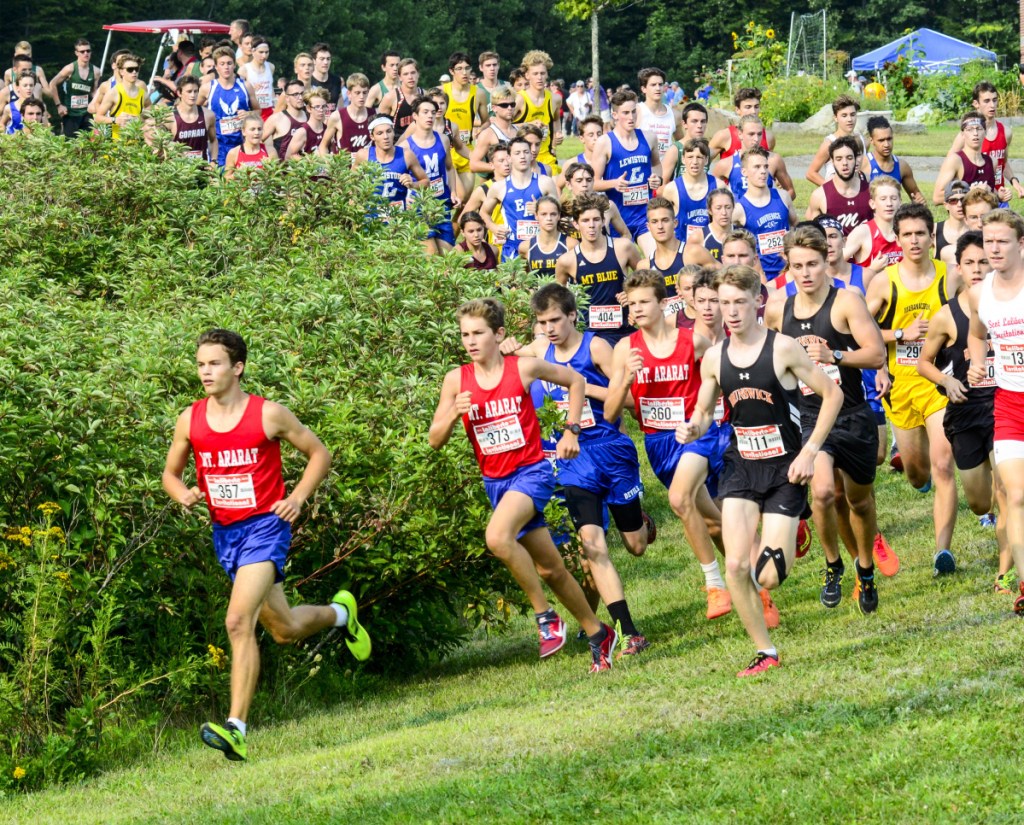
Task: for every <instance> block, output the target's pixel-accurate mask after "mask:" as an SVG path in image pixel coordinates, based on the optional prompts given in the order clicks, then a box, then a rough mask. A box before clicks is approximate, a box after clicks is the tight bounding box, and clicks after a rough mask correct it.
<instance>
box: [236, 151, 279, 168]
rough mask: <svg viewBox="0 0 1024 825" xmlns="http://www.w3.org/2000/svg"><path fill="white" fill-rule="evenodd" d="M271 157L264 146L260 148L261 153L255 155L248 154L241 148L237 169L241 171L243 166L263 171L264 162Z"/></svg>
mask: <svg viewBox="0 0 1024 825" xmlns="http://www.w3.org/2000/svg"><path fill="white" fill-rule="evenodd" d="M269 157H270V155H268V154H267V150H266V149H265V148H264V147H263V146H260V149H259V151H258V152H256V153H255V154H253V155H249V154H246V152H245V147H244V146H239V147H238V157H236V158H235V168H236V169H241V168H242V167H243V166H251V167H253V168H254V169H262V168H263V161H264V160H266V159H267V158H269Z"/></svg>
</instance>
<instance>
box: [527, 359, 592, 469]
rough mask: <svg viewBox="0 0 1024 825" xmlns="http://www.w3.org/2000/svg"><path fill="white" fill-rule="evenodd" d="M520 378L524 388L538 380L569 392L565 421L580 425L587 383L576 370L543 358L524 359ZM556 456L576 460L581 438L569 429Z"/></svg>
mask: <svg viewBox="0 0 1024 825" xmlns="http://www.w3.org/2000/svg"><path fill="white" fill-rule="evenodd" d="M518 367H519V377H520V378H521V379H522V382H523V387H524V388H528V387H529V386H530V384H532V383H533V382H534V381H536V380H537V379H540V380H541V381H547V382H548V383H550V384H558V385H560V386H562V387H565V388H566V389H568V390H569V411H568V412H567V413H566V418H565V420H566V421H567V422H571V423H574V424H579V423H580V419H581V418H582V417H583V400H584V397H585V396H586V389H587V382H586V381H585V380H584V379H583V376H582V375H580V374H579V373H578V372H576V370H574V369H570V368H569V367H563V366H561V365H560V364H552V363H550V362H548V361H545V360H544V359H543V358H524V359H522V360H521V361H519V362H518ZM555 454H556V455H557V456H558V457H559V458H575V457H576V456H578V455H579V454H580V445H579V437H578V436H577V435H576V434H575V433H573V432H570V431H569V430H568V429H566V430H563V431H562V437H561V438H560V439H558V444H557V445H556V447H555Z"/></svg>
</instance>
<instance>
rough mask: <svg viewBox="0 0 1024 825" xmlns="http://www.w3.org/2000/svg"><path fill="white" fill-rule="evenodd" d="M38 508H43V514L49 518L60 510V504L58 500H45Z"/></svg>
mask: <svg viewBox="0 0 1024 825" xmlns="http://www.w3.org/2000/svg"><path fill="white" fill-rule="evenodd" d="M36 509H37V510H42V512H43V515H44V516H46V517H47V518H49V517H50V516H55V515H57V513H59V512H60V505H59V504H58V503H57V502H56V501H44V502H43V503H42V504H40V505H39V506H38V507H37V508H36Z"/></svg>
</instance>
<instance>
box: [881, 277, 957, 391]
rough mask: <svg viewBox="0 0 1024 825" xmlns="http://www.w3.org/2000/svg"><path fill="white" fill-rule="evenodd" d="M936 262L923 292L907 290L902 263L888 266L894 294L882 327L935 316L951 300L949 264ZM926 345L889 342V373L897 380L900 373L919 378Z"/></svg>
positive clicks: (904, 325) (898, 325) (892, 327)
mask: <svg viewBox="0 0 1024 825" xmlns="http://www.w3.org/2000/svg"><path fill="white" fill-rule="evenodd" d="M932 264H933V265H934V266H935V278H934V279H933V280H932V282H931V284H930V285H929V286H928V287H927V288H926V289H923V290H921V291H920V292H911V291H910V290H908V289H907V287H906V285H904V283H903V279H902V278H900V272H899V264H892V265H891V266H887V267H886V268H885V274H886V277H887V278H888V279H889V284H890V287H891V294H890V295H889V305H888V306H887V307H886V310H885V315H884V316H883V318H882V320H881V326H883V327H884V328H886V329H902V328H903V327H906V326H908V325H909V324H910V323H911V322H913V320H914V319H915V318H916V317H917V316H918V314H919V313H922V312H923V313H924V317H925V318H931V317H932V316H933V315H934V314H935V313H936V312H938V311H939V309H940V308H941V307H942V305H943V304H945V303H946V302H947V301H948V300H949V298H948V297H947V295H946V264H945V263H943V262H942V261H936V260H932ZM923 346H924V340H923V339H922V340H920V341H893V342H892V343H890V344H889V345H888V349H889V374H890V375H892V377H893V378H894V379H895V378H896V377H897V376H901V377H907V378H919V377H920V376H918V374H917V358H918V356H919V355H920V354H921V349H922V348H923ZM921 380H925V379H921Z"/></svg>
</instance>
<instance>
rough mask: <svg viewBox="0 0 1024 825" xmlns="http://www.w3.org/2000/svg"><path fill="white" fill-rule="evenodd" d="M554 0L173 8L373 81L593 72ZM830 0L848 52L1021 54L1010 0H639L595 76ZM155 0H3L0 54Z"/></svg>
mask: <svg viewBox="0 0 1024 825" xmlns="http://www.w3.org/2000/svg"><path fill="white" fill-rule="evenodd" d="M556 6H557V2H556V0H532V1H531V0H505V1H504V2H502V3H501V4H494V3H490V2H485V0H435V1H434V2H431V3H417V2H413V0H377V2H373V3H366V2H355V1H354V0H335V2H327V1H326V0H275V2H273V3H266V2H264V3H252V2H245V1H244V0H181V2H180V3H178V4H176V5H175V6H174V8H173V14H175V15H177V16H180V17H183V18H185V17H197V18H203V19H209V20H216V21H218V22H224V23H227V22H230V21H231V20H232V19H233V18H236V17H244V18H247V19H249V20H250V21H252V23H253V25H254V28H255V30H256V31H257V32H258V33H260V34H263V35H265V36H267V37H268V38H269V39H270V40H271V43H272V52H271V61H272V62H274V63H275V65H277V66H279V67H281V68H282V70H283V69H284V68H285V67H287V66H289V65H290V62H291V57H292V56H293V55H294V54H296V53H297V52H298V51H301V50H303V49H308V48H309V47H310V46H311V45H312V44H313V43H314V42H316V41H318V40H325V41H327V42H328V43H330V44H331V47H332V48H333V49H334V70H335V71H337V72H339V73H341V74H347V73H349V72H351V71H356V70H361V71H363V72H366V73H367V74H369V75H370V77H371V79H376V78H377V76H378V74H379V70H378V63H379V61H378V59H377V58H378V56H379V54H380V52H381V51H382V50H384V49H387V48H394V49H396V50H398V51H400V52H401V53H402V54H403V55H404V54H409V55H412V56H414V57H416V58H417V59H418V60H419V61H420V64H421V68H422V69H423V77H424V82H425V83H429V82H433V81H434V80H436V79H437V78H438V76H439V75H440V74H442V73H443V72H445V71H446V70H447V57H448V55H449V54H450V53H451V52H453V51H456V50H466V51H468V52H469V53H470V54H472V55H474V56H475V55H476V54H478V53H479V52H480V51H483V50H484V49H494V50H495V51H497V52H499V53H500V54H501V55H502V59H503V69H502V70H503V72H505V71H507V70H508V69H510V68H511V67H512V66H513V65H515V62H516V61H518V60H519V58H520V57H521V56H522V55H523V54H524V53H525V52H526V51H527V50H529V49H531V48H540V49H544V50H546V51H547V52H549V53H550V54H551V56H552V58H553V59H554V61H555V69H554V71H553V73H552V76H553V77H561V78H564V79H565V80H567V81H572V80H575V79H577V78H584V77H587V76H588V75H589V74H590V24H589V22H587V21H586V20H583V21H571V22H569V21H566V20H565V19H564V17H563V16H562V15H561V14H560V13H559V11H558V9H557V8H556ZM821 8H826V9H827V10H828V12H829V15H828V39H829V45H830V48H835V49H839V50H842V51H845V52H847V53H849V54H850V55H851V56H852V55H857V54H860V53H862V52H864V51H868V50H870V49H873V48H875V47H876V46H880V45H882V44H884V43H887V42H888V41H890V40H892V39H893V38H895V37H898V36H899V35H901V34H902V33H903V32H904V30H906V29H915V28H918V27H921V26H928V27H930V28H933V29H937V30H939V31H942V32H944V33H946V34H950V35H952V36H954V37H960V38H961V39H963V40H967V41H969V42H977V43H979V44H981V45H984V46H986V47H988V48H990V49H993V50H994V51H995V52H996V53H997V54H998V55H1000V57H1001V58H1002V59H1003V60H1004V61H1005V63H1006V65H1013V64H1014V63H1015V62H1016V61H1017V58H1018V46H1017V37H1018V35H1017V19H1018V6H1017V4H1016V3H1011V2H1009V0H995V2H993V3H985V4H976V5H975V6H974V7H973V8H972V13H971V15H970V17H969V18H967V19H965V16H964V14H963V5H962V3H959V2H955V0H935V2H933V3H924V2H922V0H824V2H822V0H809V6H808V7H803V8H797V7H794V5H792V3H791V2H788V1H787V2H783V0H756V2H755V0H705V2H704V3H702V4H701V5H700V6H693V5H684V4H682V3H679V2H678V0H638V2H636V3H633V4H630V5H626V6H625V7H620V8H616V9H609V10H607V11H605V12H603V13H602V17H601V38H600V42H601V74H602V80H603V81H604V82H605V83H606V84H611V85H614V84H618V83H635V76H636V71H637V69H639V68H641V67H642V66H645V65H651V64H654V65H658V66H660V67H661V68H663V69H665V70H666V71H667V72H668V74H669V79H670V80H678V81H679V82H680V83H681V84H682V85H683V87H684V88H686V89H688V90H689V89H691V88H692V82H693V77H694V74H695V73H697V72H699V71H700V70H701V67H702V66H707V67H709V68H717V67H719V66H721V65H723V63H724V61H725V60H726V59H728V57H729V56H730V55H731V54H732V38H731V36H730V32H732V31H739V30H741V29H742V27H743V26H744V24H745V23H746V21H748V20H756V21H757V22H760V23H763V24H771V25H772V26H774V28H775V30H776V32H777V33H778V36H779V37H780V38H785V37H787V36H788V32H789V20H790V13H791V12H792V11H797V12H798V13H799V12H807V11H815V10H818V9H821ZM168 14H169V11H168V7H167V5H166V4H161V3H158V2H157V1H156V0H136V2H131V3H128V2H123V0H90V2H88V3H86V2H85V0H5V2H4V4H3V25H2V28H0V55H2V56H3V57H2V60H3V62H4V63H6V61H7V58H8V56H9V55H11V54H12V52H13V47H14V44H15V43H16V42H17V41H19V40H22V39H26V40H29V41H31V42H32V44H33V48H34V55H35V57H36V61H37V62H38V63H40V64H42V65H43V66H44V67H45V68H46V69H47V71H48V73H49V74H52V73H53V71H55V70H56V68H57V67H58V66H62V65H64V64H65V63H67V62H69V61H70V60H71V59H72V57H73V55H72V48H71V47H72V44H73V43H74V41H75V39H76V38H78V37H87V38H89V39H90V40H91V41H92V42H93V44H94V47H95V48H96V52H95V60H99V57H100V54H101V52H102V44H103V41H104V39H105V35H106V33H105V32H104V31H103V29H102V27H103V25H104V24H105V23H112V22H123V21H128V20H146V19H154V18H162V17H166V16H168ZM120 47H126V48H133V49H135V50H137V51H139V53H140V54H141V55H142V56H143V57H145V58H147V59H151V58H152V55H153V54H154V53H155V49H156V38H155V37H147V36H142V35H115V37H114V42H113V48H120Z"/></svg>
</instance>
